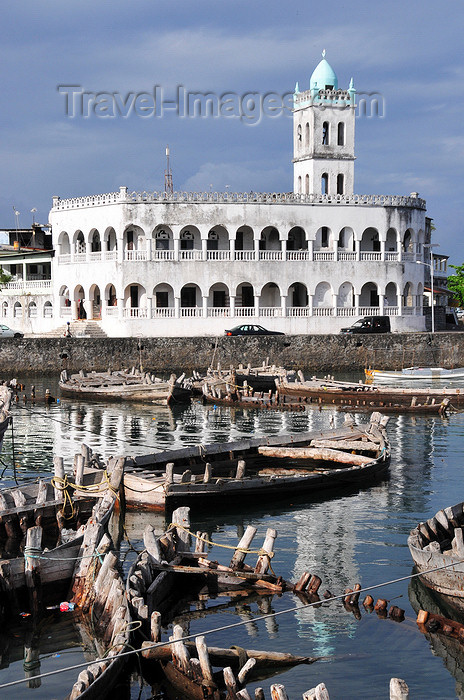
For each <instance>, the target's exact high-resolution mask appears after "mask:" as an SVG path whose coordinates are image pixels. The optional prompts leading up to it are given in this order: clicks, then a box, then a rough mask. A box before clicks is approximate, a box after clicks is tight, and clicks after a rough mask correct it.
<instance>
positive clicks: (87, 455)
mask: <svg viewBox="0 0 464 700" xmlns="http://www.w3.org/2000/svg"><path fill="white" fill-rule="evenodd" d="M81 455H82V457H83V458H84V466H85V467H86V466H88V464H89V463H90V460H91V458H92V450H91V449H90V447H89V446H88V445H85V444H84V443H82V445H81Z"/></svg>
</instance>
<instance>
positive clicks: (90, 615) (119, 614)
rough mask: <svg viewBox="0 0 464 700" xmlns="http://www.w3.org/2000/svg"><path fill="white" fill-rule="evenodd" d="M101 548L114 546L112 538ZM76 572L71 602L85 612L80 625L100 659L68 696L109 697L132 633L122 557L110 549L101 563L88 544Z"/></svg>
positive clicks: (86, 699) (83, 673) (71, 699)
mask: <svg viewBox="0 0 464 700" xmlns="http://www.w3.org/2000/svg"><path fill="white" fill-rule="evenodd" d="M105 539H106V541H105V542H104V543H103V542H102V543H101V546H100V548H99V549H100V551H101V550H102V548H104V547H109V546H110V544H111V543H110V540H109V538H105ZM81 557H82V559H80V560H78V563H77V564H76V569H75V571H74V576H73V585H72V597H71V602H73V603H75V604H76V605H77V606H78V607H79V609H80V611H81V614H80V616H79V618H78V622H77V624H78V627H79V629H80V634H81V637H82V639H83V641H85V642H86V646H91V647H93V648H94V650H95V654H96V656H97V661H94V662H92V663H90V664H89V666H88V667H87V668H86V669H84V670H83V671H81V673H80V674H79V677H78V679H77V680H76V682H75V684H74V686H73V688H72V690H71V693H70V695H69V696H68V700H77V699H78V698H79V699H82V700H90V699H92V700H93V699H94V698H95V699H96V698H106V697H108V696H109V695H110V694H111V693H112V691H113V688H114V686H115V685H116V683H117V681H118V679H119V676H120V674H121V672H122V671H123V669H124V666H125V663H126V659H127V657H126V656H124V652H126V651H127V650H128V648H129V641H130V634H131V618H130V612H129V606H128V603H127V598H126V594H125V590H124V583H123V580H122V577H121V573H120V570H119V567H118V557H117V556H116V554H115V553H114V552H112V551H108V552H107V553H106V555H105V558H104V559H103V563H102V564H101V565H100V562H99V559H98V558H90V557H88V556H87V549H86V547H85V544H84V545H83V547H82V550H81Z"/></svg>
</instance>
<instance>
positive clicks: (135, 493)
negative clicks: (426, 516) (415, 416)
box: [124, 413, 390, 510]
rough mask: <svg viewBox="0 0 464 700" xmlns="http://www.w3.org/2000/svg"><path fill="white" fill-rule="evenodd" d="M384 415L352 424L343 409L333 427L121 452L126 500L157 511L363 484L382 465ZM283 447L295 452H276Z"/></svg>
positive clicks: (386, 455)
mask: <svg viewBox="0 0 464 700" xmlns="http://www.w3.org/2000/svg"><path fill="white" fill-rule="evenodd" d="M387 421H388V417H382V416H381V415H380V414H379V413H374V414H372V416H371V420H370V422H369V423H367V424H364V425H359V426H356V425H354V424H353V421H352V419H351V417H350V416H347V418H346V423H345V426H344V427H342V428H338V429H336V430H328V431H314V432H312V433H299V434H293V435H287V436H282V435H278V436H272V437H267V438H255V439H251V440H244V441H240V442H231V443H223V444H212V445H199V446H197V447H188V448H183V449H180V450H174V451H168V452H161V453H157V454H154V455H144V456H141V457H132V458H126V463H125V474H124V492H125V500H126V505H127V506H128V507H147V508H153V509H155V510H156V509H157V510H164V509H170V508H172V507H175V506H176V505H178V504H180V503H186V504H191V503H194V502H201V501H208V502H210V503H214V504H217V503H219V502H221V501H222V502H224V501H226V502H228V503H233V502H236V501H242V500H243V499H244V498H255V497H256V496H259V497H260V498H271V499H275V498H279V497H282V496H287V495H289V494H294V493H297V494H302V493H306V494H309V496H311V495H312V494H315V493H316V492H319V491H321V490H323V489H331V488H336V487H341V486H354V487H357V488H359V487H362V486H364V485H369V484H370V483H372V482H373V481H374V480H378V479H381V478H382V477H384V476H385V474H386V473H387V471H388V467H389V463H390V448H389V443H388V438H387V434H386V429H385V426H386V424H387ZM288 447H293V448H296V451H293V452H292V454H291V455H290V454H287V453H284V452H282V449H283V448H288ZM266 448H272V449H266ZM306 448H309V449H306ZM298 450H300V451H298Z"/></svg>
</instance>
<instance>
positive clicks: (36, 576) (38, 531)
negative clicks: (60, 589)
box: [24, 525, 42, 615]
mask: <svg viewBox="0 0 464 700" xmlns="http://www.w3.org/2000/svg"><path fill="white" fill-rule="evenodd" d="M41 554H42V528H41V527H40V525H35V526H34V527H30V528H29V529H28V531H27V536H26V548H25V550H24V560H25V561H24V576H25V579H26V587H27V590H28V594H29V605H30V608H31V612H32V613H33V615H37V614H38V612H39V610H40V605H41V601H42V583H41V580H40V563H39V559H38V558H36V557H38V556H40V555H41Z"/></svg>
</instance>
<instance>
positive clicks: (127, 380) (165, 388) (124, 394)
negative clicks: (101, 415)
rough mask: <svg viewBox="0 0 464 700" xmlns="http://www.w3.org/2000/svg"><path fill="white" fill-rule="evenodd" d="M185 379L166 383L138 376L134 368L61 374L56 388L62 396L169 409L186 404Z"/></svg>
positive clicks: (188, 394)
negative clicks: (163, 406)
mask: <svg viewBox="0 0 464 700" xmlns="http://www.w3.org/2000/svg"><path fill="white" fill-rule="evenodd" d="M184 380H185V375H182V376H181V377H179V378H176V376H175V375H174V374H173V375H171V378H170V379H169V381H165V380H163V379H159V378H158V377H155V376H154V375H152V374H150V372H140V371H139V370H137V369H136V368H135V367H133V368H132V369H130V370H129V369H127V370H120V371H115V372H109V371H108V372H85V371H84V370H81V371H80V372H79V374H71V375H68V372H67V371H66V370H63V371H62V372H61V375H60V382H59V387H60V391H61V394H62V395H63V396H68V397H75V398H85V399H95V400H100V401H101V400H105V401H106V400H109V401H144V402H149V403H155V404H161V405H168V406H169V405H172V404H176V403H186V402H187V403H188V402H189V401H190V399H191V397H192V390H191V387H190V386H189V385H188V383H184Z"/></svg>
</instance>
